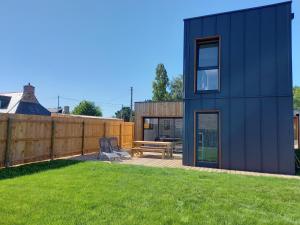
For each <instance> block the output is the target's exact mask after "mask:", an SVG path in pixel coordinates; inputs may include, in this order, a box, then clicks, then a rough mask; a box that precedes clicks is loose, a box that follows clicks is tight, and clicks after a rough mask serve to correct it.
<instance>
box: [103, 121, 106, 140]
mask: <svg viewBox="0 0 300 225" xmlns="http://www.w3.org/2000/svg"><path fill="white" fill-rule="evenodd" d="M103 127H104V137H106V122H104V124H103Z"/></svg>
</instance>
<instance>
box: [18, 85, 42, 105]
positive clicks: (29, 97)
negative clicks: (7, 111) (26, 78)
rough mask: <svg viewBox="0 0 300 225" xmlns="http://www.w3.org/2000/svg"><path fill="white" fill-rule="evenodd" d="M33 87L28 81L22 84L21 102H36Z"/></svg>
mask: <svg viewBox="0 0 300 225" xmlns="http://www.w3.org/2000/svg"><path fill="white" fill-rule="evenodd" d="M34 89H35V88H34V86H32V85H31V84H30V83H28V84H27V85H25V86H24V88H23V96H22V101H23V102H31V103H38V100H37V99H36V97H35V94H34Z"/></svg>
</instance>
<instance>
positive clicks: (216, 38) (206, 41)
mask: <svg viewBox="0 0 300 225" xmlns="http://www.w3.org/2000/svg"><path fill="white" fill-rule="evenodd" d="M215 42H217V43H218V65H217V66H216V67H211V66H207V67H203V68H202V69H203V70H205V68H206V69H218V88H217V89H214V90H198V89H197V82H198V79H197V78H198V75H197V74H198V71H199V70H198V69H199V68H200V67H199V66H198V61H199V48H200V45H201V44H210V43H215ZM220 71H221V36H219V35H217V36H211V37H205V38H196V39H195V53H194V94H203V93H215V92H220V90H221V84H220V81H221V79H220V74H221V72H220Z"/></svg>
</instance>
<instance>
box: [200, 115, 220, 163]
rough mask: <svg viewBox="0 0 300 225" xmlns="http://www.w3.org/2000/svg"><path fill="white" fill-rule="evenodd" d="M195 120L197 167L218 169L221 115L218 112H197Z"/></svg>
mask: <svg viewBox="0 0 300 225" xmlns="http://www.w3.org/2000/svg"><path fill="white" fill-rule="evenodd" d="M195 120H196V123H195V125H196V126H195V135H196V136H195V144H196V146H195V151H196V152H195V154H196V165H197V166H209V167H217V166H218V152H219V115H218V113H217V112H203V113H202V112H197V113H196V114H195Z"/></svg>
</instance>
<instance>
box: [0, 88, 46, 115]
mask: <svg viewBox="0 0 300 225" xmlns="http://www.w3.org/2000/svg"><path fill="white" fill-rule="evenodd" d="M26 88H27V89H26ZM28 88H29V89H30V90H31V92H28ZM0 113H16V114H30V115H44V116H50V115H51V113H50V112H49V111H48V110H47V109H46V108H45V107H43V106H42V105H41V104H40V103H39V102H38V101H37V99H36V97H35V95H34V87H33V86H31V85H30V84H29V85H26V86H24V91H23V92H10V93H0Z"/></svg>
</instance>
